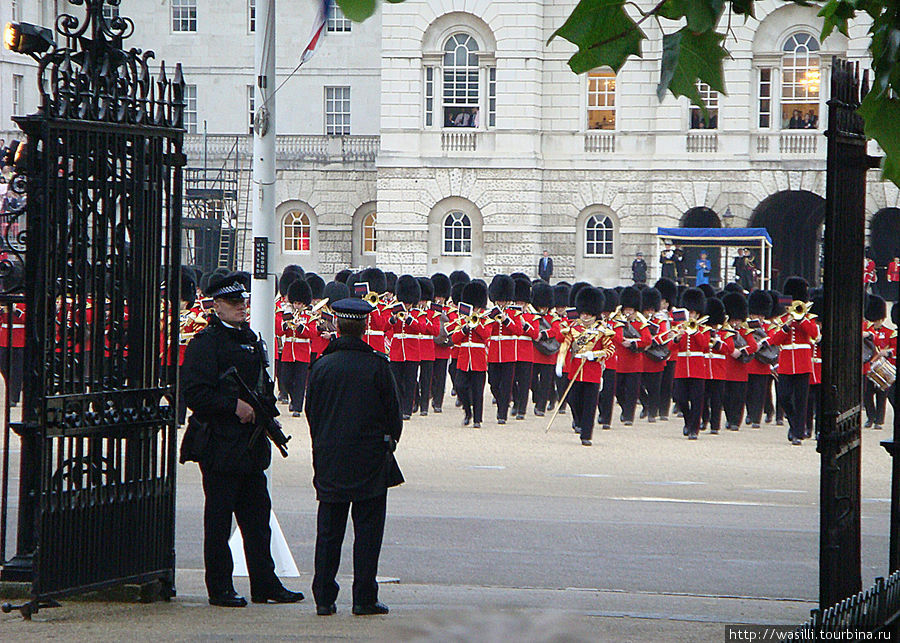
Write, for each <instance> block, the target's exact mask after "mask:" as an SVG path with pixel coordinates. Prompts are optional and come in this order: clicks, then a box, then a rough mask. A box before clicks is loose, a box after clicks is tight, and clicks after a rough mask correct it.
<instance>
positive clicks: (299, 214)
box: [281, 208, 313, 255]
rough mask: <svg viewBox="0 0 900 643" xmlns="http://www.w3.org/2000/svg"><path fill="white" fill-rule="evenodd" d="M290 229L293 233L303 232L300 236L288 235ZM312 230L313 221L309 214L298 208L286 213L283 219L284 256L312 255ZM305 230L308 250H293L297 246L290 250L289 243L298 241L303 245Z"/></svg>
mask: <svg viewBox="0 0 900 643" xmlns="http://www.w3.org/2000/svg"><path fill="white" fill-rule="evenodd" d="M289 217H292V220H291V221H290V222H288V218H289ZM298 220H299V221H300V223H299V225H298V224H297V221H298ZM289 229H290V230H291V231H293V230H295V229H299V230H301V233H300V235H298V236H295V235H293V234H288V231H289ZM312 229H313V228H312V219H311V218H310V216H309V214H308V213H307V212H305V211H303V210H302V209H298V208H293V209H291V210H288V211H287V212H285V214H284V216H283V217H281V252H282V253H283V254H289V255H312V245H313V241H312ZM303 230H305V231H306V235H305V239H306V249H303V248H302V247H301V248H300V249H299V250H297V249H295V248H293V245H295V244H292V247H291V248H289V247H288V242H289V241H294V240H297V241H299V242H300V245H301V246H302V245H303V239H304V235H303V232H302V231H303Z"/></svg>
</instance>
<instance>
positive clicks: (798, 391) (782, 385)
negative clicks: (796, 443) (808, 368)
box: [778, 373, 809, 440]
mask: <svg viewBox="0 0 900 643" xmlns="http://www.w3.org/2000/svg"><path fill="white" fill-rule="evenodd" d="M778 399H779V400H780V401H781V404H782V405H783V406H784V414H785V415H786V416H787V421H788V440H794V439H797V440H802V439H803V438H804V437H805V436H806V404H807V402H808V401H809V373H797V374H795V375H785V374H779V375H778Z"/></svg>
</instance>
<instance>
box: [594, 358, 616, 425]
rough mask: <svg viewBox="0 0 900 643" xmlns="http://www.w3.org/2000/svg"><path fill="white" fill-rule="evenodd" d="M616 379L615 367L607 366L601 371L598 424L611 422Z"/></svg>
mask: <svg viewBox="0 0 900 643" xmlns="http://www.w3.org/2000/svg"><path fill="white" fill-rule="evenodd" d="M616 380H618V374H617V373H616V371H615V369H611V368H608V369H606V370H605V371H603V389H602V390H601V391H600V401H599V402H598V404H597V406H598V409H599V413H598V415H597V421H598V422H599V423H600V426H610V425H611V424H612V414H613V404H614V402H615V400H616Z"/></svg>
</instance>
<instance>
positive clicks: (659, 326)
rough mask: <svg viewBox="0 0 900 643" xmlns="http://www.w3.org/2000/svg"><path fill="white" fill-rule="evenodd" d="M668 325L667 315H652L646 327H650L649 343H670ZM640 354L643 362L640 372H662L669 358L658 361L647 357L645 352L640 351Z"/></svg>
mask: <svg viewBox="0 0 900 643" xmlns="http://www.w3.org/2000/svg"><path fill="white" fill-rule="evenodd" d="M669 327H670V324H669V316H668V315H666V314H662V315H660V314H659V313H657V314H656V315H654V316H653V321H652V322H651V325H650V326H649V327H648V328H649V329H650V336H651V344H652V343H656V344H660V345H663V346H665V345H666V344H671V341H672V340H671V338H670V337H669ZM670 348H671V347H670ZM641 355H642V357H643V362H642V365H641V372H642V373H662V372H663V371H664V370H666V364H667V363H668V361H669V360H662V361H660V362H658V361H656V360H653V359H651V358H649V357H647V353H642V354H641ZM671 358H672V356H671V354H670V355H669V359H671Z"/></svg>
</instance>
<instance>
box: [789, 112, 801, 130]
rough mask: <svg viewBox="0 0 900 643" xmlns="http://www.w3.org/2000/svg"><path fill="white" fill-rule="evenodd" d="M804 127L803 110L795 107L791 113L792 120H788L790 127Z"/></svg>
mask: <svg viewBox="0 0 900 643" xmlns="http://www.w3.org/2000/svg"><path fill="white" fill-rule="evenodd" d="M803 127H804V125H803V112H801V111H800V110H799V109H795V110H794V113H793V114H792V115H791V120H790V121H789V122H788V129H803Z"/></svg>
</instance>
